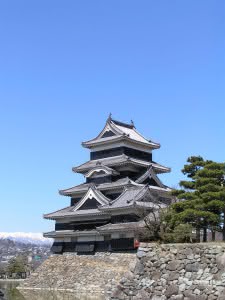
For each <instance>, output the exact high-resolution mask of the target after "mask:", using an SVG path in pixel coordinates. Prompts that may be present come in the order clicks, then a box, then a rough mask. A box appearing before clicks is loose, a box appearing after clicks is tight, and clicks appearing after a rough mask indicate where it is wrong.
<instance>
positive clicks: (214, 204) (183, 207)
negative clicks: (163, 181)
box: [169, 156, 225, 241]
mask: <svg viewBox="0 0 225 300" xmlns="http://www.w3.org/2000/svg"><path fill="white" fill-rule="evenodd" d="M187 162H188V164H186V165H185V166H184V168H183V170H182V172H183V174H185V175H186V176H187V177H188V178H189V179H190V180H187V181H185V180H182V181H181V182H180V186H181V189H180V190H174V191H173V192H172V194H173V195H175V196H176V197H177V198H178V199H180V200H181V201H180V202H177V203H175V204H173V205H172V207H171V209H170V210H171V212H170V220H169V224H170V226H172V228H174V230H175V228H176V226H178V225H179V224H181V223H185V224H190V225H192V226H193V227H194V228H195V229H196V239H197V240H199V238H200V229H203V230H204V236H203V240H204V241H206V240H207V230H208V229H211V230H215V229H217V230H218V228H220V225H221V223H222V224H224V223H225V219H224V216H225V179H224V178H225V177H224V175H225V164H224V163H216V162H213V161H204V160H203V158H202V157H201V156H192V157H190V158H188V160H187ZM221 217H223V220H222V219H221ZM223 228H225V226H223ZM224 240H225V229H224Z"/></svg>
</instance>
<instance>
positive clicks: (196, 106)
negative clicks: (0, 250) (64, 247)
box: [0, 0, 225, 232]
mask: <svg viewBox="0 0 225 300" xmlns="http://www.w3.org/2000/svg"><path fill="white" fill-rule="evenodd" d="M0 43H1V46H0V138H1V141H0V143H1V144H0V145H1V146H0V165H1V171H0V185H1V188H0V201H1V202H0V212H1V214H0V231H34V232H41V231H48V230H51V229H53V227H54V222H51V221H47V220H42V214H43V213H47V212H52V211H54V210H56V209H59V208H63V207H65V206H67V205H68V204H69V198H67V197H63V196H59V195H58V189H62V188H69V187H71V186H73V185H76V184H78V183H80V182H82V180H83V177H82V176H81V175H78V174H75V173H72V171H71V168H72V166H76V165H79V164H81V163H83V162H85V161H87V160H88V159H89V153H88V150H86V149H83V148H82V147H81V145H80V143H81V141H83V140H88V139H90V138H93V137H95V136H96V135H97V134H98V133H99V131H100V130H101V129H102V127H103V126H104V124H105V120H106V118H107V117H108V114H109V113H110V112H111V113H112V115H113V117H114V118H116V119H119V120H122V121H130V119H133V120H134V122H135V125H136V127H137V129H138V130H139V131H140V132H141V133H143V134H144V135H145V136H147V137H148V138H150V139H152V140H155V141H158V142H160V143H161V145H162V147H161V149H160V150H156V151H155V152H154V160H156V161H158V162H159V163H162V164H164V165H166V166H170V167H171V168H172V172H171V173H170V174H166V175H163V176H161V179H163V178H164V182H165V183H166V184H168V185H170V186H176V185H177V183H178V182H179V180H180V179H181V172H180V169H181V168H182V166H183V164H184V163H185V160H186V158H187V157H188V156H190V155H202V156H203V157H205V158H208V159H212V160H216V161H224V157H225V1H224V0H217V1H212V0H211V1H207V0H199V1H195V0H186V1H185V0H184V1H180V0H177V1H173V0H170V1H168V0H157V1H152V0H146V1H144V0H143V1H137V0H136V1H132V0H123V1H121V0H113V1H112V0H109V1H105V0H102V1H100V0H95V1H93V0H89V1H86V0H84V1H83V0H82V1H74V0H67V1H57V0H54V1H53V0H48V1H46V0H32V1H29V0H26V1H24V0H20V1H16V0H14V1H11V0H7V1H1V3H0Z"/></svg>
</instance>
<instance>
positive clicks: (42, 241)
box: [0, 232, 52, 245]
mask: <svg viewBox="0 0 225 300" xmlns="http://www.w3.org/2000/svg"><path fill="white" fill-rule="evenodd" d="M0 239H8V240H12V241H14V242H19V243H23V244H35V245H50V244H52V240H51V239H47V238H44V237H43V235H42V233H33V232H0Z"/></svg>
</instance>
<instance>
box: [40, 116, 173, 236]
mask: <svg viewBox="0 0 225 300" xmlns="http://www.w3.org/2000/svg"><path fill="white" fill-rule="evenodd" d="M82 145H83V147H85V148H88V149H90V151H91V155H90V160H89V161H88V162H85V163H83V164H82V165H80V166H77V167H73V168H72V170H73V171H74V172H76V173H81V174H83V175H84V176H85V178H86V182H84V183H82V184H80V185H77V186H74V187H71V188H68V189H65V190H60V191H59V193H60V194H61V195H64V196H69V197H71V205H70V206H68V207H66V208H64V209H61V210H58V211H56V212H53V213H50V214H46V215H44V217H45V218H47V219H53V220H56V223H57V222H59V223H67V224H69V223H70V222H73V227H70V226H68V227H67V228H66V227H65V228H66V230H58V231H57V230H55V231H54V232H51V233H47V234H45V235H46V236H48V237H58V236H63V235H64V236H65V235H66V236H80V235H82V234H83V235H87V234H88V235H90V234H91V233H92V234H93V235H96V234H104V233H110V232H114V231H115V232H118V231H119V232H125V231H127V230H128V231H129V230H131V228H132V226H139V225H140V223H141V220H140V219H139V218H138V217H137V209H139V208H140V209H145V210H147V211H149V210H152V209H158V208H159V207H165V206H166V205H168V203H169V202H170V197H169V196H168V192H169V191H170V189H169V188H168V187H167V186H165V185H164V184H163V183H162V182H161V180H160V179H159V178H158V176H157V174H160V173H166V172H170V168H168V167H165V166H162V165H160V164H158V163H156V162H154V161H153V160H152V150H154V149H158V148H160V144H158V143H155V142H153V141H151V140H147V139H146V138H145V137H143V136H142V135H141V134H140V133H139V132H138V131H137V130H136V128H135V126H134V124H133V122H132V123H131V124H127V123H122V122H119V121H116V120H113V119H112V118H111V116H110V117H109V118H108V119H107V121H106V124H105V127H104V128H103V130H102V131H101V132H100V133H99V135H98V136H97V137H96V138H94V139H92V140H89V141H87V142H83V143H82ZM128 216H132V217H131V218H129V217H128ZM134 216H136V217H135V218H134ZM78 223H79V224H88V226H87V227H85V226H83V227H82V226H81V227H82V229H80V228H81V227H79V226H77V224H78ZM90 224H92V226H91V225H90ZM93 224H94V225H93ZM56 227H57V226H56ZM58 227H59V228H60V226H58ZM69 228H70V229H69ZM77 228H78V229H77ZM61 229H62V227H61ZM90 232H91V233H90Z"/></svg>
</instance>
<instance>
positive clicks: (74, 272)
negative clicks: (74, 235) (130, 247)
mask: <svg viewBox="0 0 225 300" xmlns="http://www.w3.org/2000/svg"><path fill="white" fill-rule="evenodd" d="M135 259H136V254H135V253H97V254H95V255H79V256H78V255H75V254H64V255H53V256H51V257H49V258H48V259H47V260H46V261H45V262H44V263H43V264H42V265H41V266H40V267H39V268H38V269H37V270H36V272H35V273H32V274H31V276H30V277H29V278H28V279H26V280H25V281H24V282H23V283H22V284H21V285H20V287H19V289H22V290H58V291H68V292H73V293H74V294H75V293H76V294H78V295H80V294H88V295H89V296H91V295H95V296H96V295H105V296H104V297H103V299H105V298H106V295H107V291H108V290H109V289H111V287H113V286H115V285H117V284H118V282H119V280H120V279H121V278H122V277H123V276H124V274H125V273H126V272H127V271H129V269H130V268H132V266H131V265H132V264H135ZM90 298H91V297H90ZM101 298H102V297H101ZM101 298H100V296H98V299H101Z"/></svg>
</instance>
